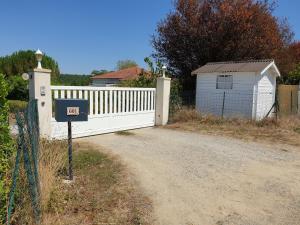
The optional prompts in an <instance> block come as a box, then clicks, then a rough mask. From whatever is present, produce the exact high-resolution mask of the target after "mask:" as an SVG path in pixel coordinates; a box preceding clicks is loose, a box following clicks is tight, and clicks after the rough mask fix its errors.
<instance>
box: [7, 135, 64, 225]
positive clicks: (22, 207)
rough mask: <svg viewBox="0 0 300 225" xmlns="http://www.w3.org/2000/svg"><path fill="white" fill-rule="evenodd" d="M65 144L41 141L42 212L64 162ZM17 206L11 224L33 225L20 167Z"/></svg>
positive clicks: (25, 182)
mask: <svg viewBox="0 0 300 225" xmlns="http://www.w3.org/2000/svg"><path fill="white" fill-rule="evenodd" d="M66 148H67V143H66V142H65V141H47V140H41V142H40V153H39V179H40V187H41V196H40V200H41V209H42V211H44V210H45V209H46V208H47V205H48V202H49V201H50V195H51V192H52V190H53V189H54V188H55V187H56V186H57V184H58V180H59V178H58V173H59V170H61V168H63V166H64V164H65V162H66V150H65V149H66ZM17 191H18V193H17V199H16V200H17V204H16V209H15V212H14V215H13V221H12V223H13V224H17V225H19V224H22V225H26V224H30V225H32V224H34V221H33V212H32V206H31V200H30V197H29V193H28V182H27V180H26V175H25V172H24V169H23V166H22V165H21V167H20V178H19V182H18V189H17Z"/></svg>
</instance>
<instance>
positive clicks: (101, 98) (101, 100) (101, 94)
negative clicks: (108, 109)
mask: <svg viewBox="0 0 300 225" xmlns="http://www.w3.org/2000/svg"><path fill="white" fill-rule="evenodd" d="M100 114H103V91H100Z"/></svg>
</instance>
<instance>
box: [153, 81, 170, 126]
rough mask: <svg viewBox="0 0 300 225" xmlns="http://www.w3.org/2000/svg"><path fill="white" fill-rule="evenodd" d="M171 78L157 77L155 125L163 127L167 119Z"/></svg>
mask: <svg viewBox="0 0 300 225" xmlns="http://www.w3.org/2000/svg"><path fill="white" fill-rule="evenodd" d="M170 89H171V78H166V77H158V78H157V84H156V107H155V125H156V126H161V125H162V126H163V125H166V124H167V123H168V119H169V102H170Z"/></svg>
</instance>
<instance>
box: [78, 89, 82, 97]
mask: <svg viewBox="0 0 300 225" xmlns="http://www.w3.org/2000/svg"><path fill="white" fill-rule="evenodd" d="M78 98H79V99H82V90H79V91H78Z"/></svg>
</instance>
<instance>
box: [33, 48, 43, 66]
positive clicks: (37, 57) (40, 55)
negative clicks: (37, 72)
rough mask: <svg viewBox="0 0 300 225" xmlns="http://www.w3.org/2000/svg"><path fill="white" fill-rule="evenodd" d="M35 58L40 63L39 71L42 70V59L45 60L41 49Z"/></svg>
mask: <svg viewBox="0 0 300 225" xmlns="http://www.w3.org/2000/svg"><path fill="white" fill-rule="evenodd" d="M35 57H36V60H37V61H38V66H37V68H38V69H42V63H41V62H42V59H43V53H42V52H41V50H40V49H38V50H37V51H36V52H35Z"/></svg>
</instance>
